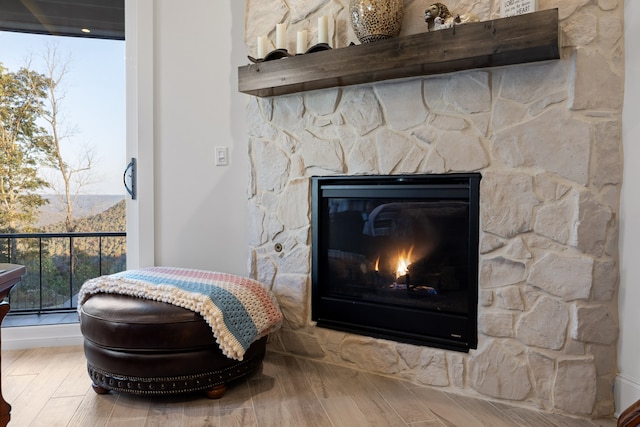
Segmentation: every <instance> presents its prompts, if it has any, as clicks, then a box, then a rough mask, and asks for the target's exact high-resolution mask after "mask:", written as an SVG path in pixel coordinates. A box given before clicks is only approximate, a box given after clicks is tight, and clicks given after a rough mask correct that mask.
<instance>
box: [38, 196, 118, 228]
mask: <svg viewBox="0 0 640 427" xmlns="http://www.w3.org/2000/svg"><path fill="white" fill-rule="evenodd" d="M94 208H95V207H94ZM41 230H42V231H43V232H45V233H57V232H64V231H66V230H65V227H64V222H57V223H55V224H49V225H46V226H44V227H41ZM126 230H127V224H126V200H124V197H121V200H120V201H118V202H116V203H115V204H114V205H112V206H110V207H108V208H107V209H106V210H104V211H102V212H100V213H97V214H95V215H87V216H85V217H81V218H79V219H78V226H77V228H76V230H75V231H78V232H94V231H126Z"/></svg>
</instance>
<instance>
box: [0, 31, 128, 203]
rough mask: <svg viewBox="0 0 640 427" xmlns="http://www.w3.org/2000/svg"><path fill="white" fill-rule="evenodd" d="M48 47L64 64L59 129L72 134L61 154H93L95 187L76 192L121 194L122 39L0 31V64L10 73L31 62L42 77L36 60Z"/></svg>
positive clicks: (123, 154)
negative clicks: (61, 124) (87, 149)
mask: <svg viewBox="0 0 640 427" xmlns="http://www.w3.org/2000/svg"><path fill="white" fill-rule="evenodd" d="M48 46H52V47H55V48H56V49H57V53H58V55H59V57H60V58H64V59H68V60H69V65H68V74H67V75H66V76H65V78H64V81H65V83H64V88H63V91H64V95H65V98H64V100H63V102H64V104H63V105H62V107H61V109H62V111H63V113H64V120H65V127H66V128H68V129H72V130H73V132H72V135H71V137H70V138H69V140H68V141H65V142H64V146H63V150H64V151H63V156H66V157H67V158H70V159H73V158H74V157H75V155H76V154H75V153H77V152H79V151H82V150H83V148H84V147H87V146H88V147H90V148H91V150H92V151H93V152H94V158H95V163H96V164H95V166H94V167H93V168H92V172H91V173H92V175H93V178H94V179H93V180H94V181H95V183H93V184H91V185H89V186H86V187H84V188H83V189H82V190H81V193H82V194H104V195H120V194H122V195H124V194H125V189H124V187H123V185H122V175H123V173H124V169H125V167H126V166H127V160H126V151H125V149H126V146H125V84H124V83H125V63H124V61H125V45H124V41H119V40H100V39H92V38H81V37H62V36H46V35H38V34H26V33H14V32H6V31H0V63H2V64H3V66H4V67H5V68H7V69H8V70H9V71H11V72H15V71H18V69H19V68H20V67H22V66H24V65H25V64H26V61H27V60H28V58H31V64H32V65H31V68H32V69H34V70H35V71H38V72H41V73H44V70H45V68H44V62H43V59H42V56H43V54H45V53H46V51H47V48H48ZM69 163H73V162H72V161H69Z"/></svg>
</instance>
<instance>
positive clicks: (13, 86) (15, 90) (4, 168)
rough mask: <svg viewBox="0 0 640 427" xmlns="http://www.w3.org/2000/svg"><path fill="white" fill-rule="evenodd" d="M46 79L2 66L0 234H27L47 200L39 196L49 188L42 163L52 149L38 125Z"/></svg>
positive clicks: (45, 133)
mask: <svg viewBox="0 0 640 427" xmlns="http://www.w3.org/2000/svg"><path fill="white" fill-rule="evenodd" d="M46 89H47V82H46V80H45V79H44V76H43V75H41V74H38V73H36V72H34V71H31V70H29V69H27V68H21V69H20V70H18V72H15V73H12V72H9V71H8V70H7V69H6V68H4V67H3V66H2V64H1V63H0V230H1V231H4V232H17V231H24V230H25V229H26V228H29V227H31V226H32V224H33V223H34V222H35V219H36V215H37V210H38V208H39V207H40V206H42V205H44V204H45V203H46V200H45V199H44V198H42V197H41V196H40V195H38V194H36V191H37V190H40V189H43V188H46V187H47V183H46V182H45V181H44V180H43V179H42V178H40V177H39V176H38V162H39V161H41V160H42V159H43V158H44V156H45V154H46V152H47V150H48V148H47V147H48V146H49V145H50V138H49V136H48V134H47V132H46V130H45V129H43V128H42V127H41V126H39V125H38V124H37V119H38V117H39V116H40V112H41V111H42V107H43V102H44V100H45V99H46V96H47V92H46Z"/></svg>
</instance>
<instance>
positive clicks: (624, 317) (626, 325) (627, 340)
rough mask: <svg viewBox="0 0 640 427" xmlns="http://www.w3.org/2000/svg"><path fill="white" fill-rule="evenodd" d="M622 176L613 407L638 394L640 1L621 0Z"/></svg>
mask: <svg viewBox="0 0 640 427" xmlns="http://www.w3.org/2000/svg"><path fill="white" fill-rule="evenodd" d="M624 25H625V45H626V49H625V56H626V58H625V67H626V69H625V79H626V80H625V100H624V110H623V118H622V129H623V144H624V163H625V167H624V181H623V186H622V208H621V214H620V252H621V260H620V274H621V276H620V294H619V313H620V340H619V346H618V351H619V355H618V360H619V371H620V373H619V375H618V378H617V379H616V385H615V394H616V412H617V413H619V412H621V411H622V410H624V409H625V408H626V407H628V406H629V405H630V404H632V403H633V402H635V401H636V400H638V399H640V332H639V331H638V325H640V310H639V309H638V303H639V302H640V263H639V262H638V261H640V197H639V195H640V192H639V191H638V182H640V168H638V163H640V121H638V117H640V77H639V76H640V51H639V50H638V48H637V44H636V43H637V40H639V39H640V2H638V1H631V0H627V1H625V22H624Z"/></svg>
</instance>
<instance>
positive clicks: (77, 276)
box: [0, 232, 127, 314]
mask: <svg viewBox="0 0 640 427" xmlns="http://www.w3.org/2000/svg"><path fill="white" fill-rule="evenodd" d="M126 253H127V251H126V233H125V232H96V233H23V234H20V233H11V234H2V233H0V262H7V263H12V264H21V265H24V266H25V267H26V268H27V273H26V274H25V275H24V277H23V279H22V281H21V282H20V283H19V284H18V285H17V286H16V287H15V288H14V289H13V291H12V292H11V294H10V295H9V302H10V303H11V313H12V314H34V313H37V314H44V313H52V312H64V311H73V310H75V309H76V308H77V294H78V290H79V289H80V286H82V284H83V283H84V282H85V281H86V280H88V279H92V278H94V277H98V276H102V275H105V274H112V273H117V272H119V271H123V270H125V268H126V264H127V263H126Z"/></svg>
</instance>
